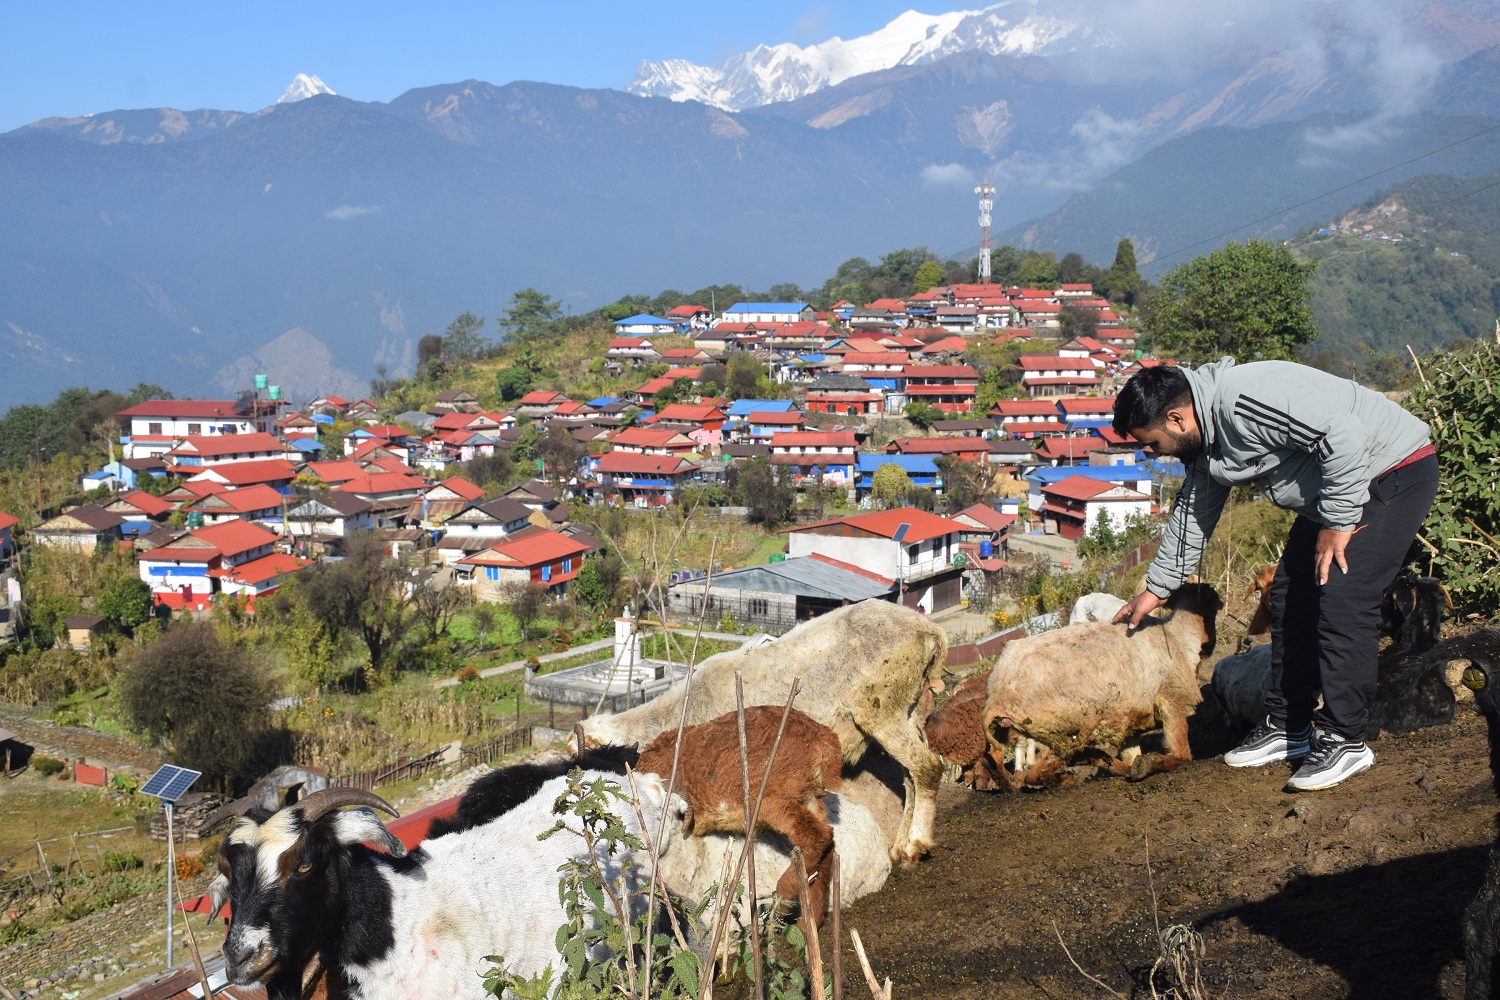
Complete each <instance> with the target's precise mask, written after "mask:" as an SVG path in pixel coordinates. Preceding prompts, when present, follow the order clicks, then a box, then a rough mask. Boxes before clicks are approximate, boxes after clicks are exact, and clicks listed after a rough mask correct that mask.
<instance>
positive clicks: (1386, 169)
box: [1151, 124, 1500, 264]
mask: <svg viewBox="0 0 1500 1000" xmlns="http://www.w3.org/2000/svg"><path fill="white" fill-rule="evenodd" d="M1497 129H1500V124H1496V125H1491V126H1489V127H1488V128H1483V129H1480V130H1479V131H1478V132H1475V133H1474V134H1473V135H1466V136H1464V137H1463V138H1462V139H1455V140H1454V141H1453V142H1450V143H1448V144H1447V145H1445V146H1439V147H1438V148H1437V149H1430V150H1428V151H1427V152H1425V153H1420V154H1418V155H1417V156H1413V157H1412V158H1411V159H1409V160H1402V161H1401V162H1400V163H1396V164H1392V165H1391V166H1389V167H1384V168H1382V169H1380V170H1377V171H1375V172H1374V173H1370V174H1366V175H1365V176H1363V177H1360V178H1357V179H1355V180H1352V181H1349V182H1348V183H1347V184H1341V185H1339V186H1338V187H1336V188H1332V189H1330V190H1328V191H1324V192H1323V193H1322V194H1318V195H1314V196H1313V197H1311V198H1308V199H1307V200H1305V201H1299V202H1298V203H1297V204H1295V205H1291V206H1289V207H1287V208H1283V209H1280V210H1278V211H1275V212H1272V213H1270V214H1269V215H1263V216H1261V217H1260V218H1259V219H1256V220H1254V221H1253V222H1246V223H1244V224H1242V225H1238V226H1235V227H1234V228H1232V229H1226V230H1224V231H1223V232H1221V233H1216V234H1215V235H1213V236H1210V237H1208V238H1207V239H1202V240H1199V241H1197V242H1196V243H1189V244H1187V245H1186V246H1182V247H1178V248H1177V249H1176V250H1173V251H1172V252H1171V253H1166V254H1162V255H1161V256H1159V257H1153V258H1152V259H1151V263H1153V264H1156V263H1159V262H1161V261H1164V260H1170V259H1171V258H1173V257H1176V256H1178V255H1179V254H1184V253H1187V252H1188V251H1189V250H1195V249H1197V248H1198V247H1201V246H1204V245H1205V244H1208V243H1217V242H1218V241H1219V240H1221V239H1223V238H1224V237H1226V236H1229V235H1231V234H1233V233H1237V232H1239V231H1240V230H1241V229H1249V228H1250V227H1251V226H1258V225H1260V224H1261V223H1262V222H1268V221H1270V220H1271V219H1275V218H1277V217H1279V216H1283V215H1286V214H1287V213H1288V212H1295V211H1296V210H1297V209H1299V208H1304V207H1306V206H1308V205H1311V204H1312V203H1313V202H1315V201H1321V200H1322V199H1324V198H1327V197H1329V196H1330V195H1335V194H1338V193H1339V192H1340V191H1344V190H1347V189H1349V188H1351V187H1354V186H1355V185H1357V184H1363V183H1364V182H1365V181H1368V180H1372V179H1373V178H1376V177H1379V176H1380V175H1381V174H1388V173H1390V172H1391V171H1392V170H1400V169H1401V168H1402V167H1406V166H1410V165H1411V164H1413V163H1416V162H1417V161H1418V160H1425V159H1426V158H1427V157H1429V156H1435V155H1437V154H1438V153H1441V152H1444V151H1446V150H1449V149H1452V148H1453V147H1454V146H1460V145H1462V144H1463V143H1466V142H1469V141H1470V140H1472V139H1478V138H1479V137H1480V136H1482V135H1488V134H1489V133H1490V132H1494V131H1496V130H1497ZM1479 190H1484V189H1483V188H1481V189H1479ZM1478 193H1479V192H1478V191H1471V192H1469V194H1478ZM1460 197H1468V195H1462V196H1460ZM1455 200H1456V199H1455ZM1442 204H1446V203H1442ZM1432 207H1434V208H1436V207H1438V206H1436V205H1434V206H1432Z"/></svg>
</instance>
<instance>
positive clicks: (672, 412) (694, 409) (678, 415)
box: [656, 403, 725, 423]
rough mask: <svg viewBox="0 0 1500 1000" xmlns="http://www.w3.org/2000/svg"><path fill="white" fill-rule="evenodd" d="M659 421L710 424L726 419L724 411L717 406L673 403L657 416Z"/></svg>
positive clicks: (663, 408)
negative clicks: (710, 422)
mask: <svg viewBox="0 0 1500 1000" xmlns="http://www.w3.org/2000/svg"><path fill="white" fill-rule="evenodd" d="M656 419H657V420H681V421H683V422H692V423H708V422H709V421H713V420H718V421H723V420H724V419H725V416H724V411H723V410H721V409H719V408H718V407H717V406H699V405H698V404H696V403H673V404H671V405H670V406H664V407H662V409H661V410H660V411H659V412H658V413H657V414H656Z"/></svg>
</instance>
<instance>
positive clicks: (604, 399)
mask: <svg viewBox="0 0 1500 1000" xmlns="http://www.w3.org/2000/svg"><path fill="white" fill-rule="evenodd" d="M619 401H620V398H619V397H618V396H596V397H595V398H593V399H591V400H589V403H588V405H590V406H593V407H599V406H608V405H609V404H610V403H618V402H619Z"/></svg>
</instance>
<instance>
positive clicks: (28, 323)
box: [0, 0, 1500, 407]
mask: <svg viewBox="0 0 1500 1000" xmlns="http://www.w3.org/2000/svg"><path fill="white" fill-rule="evenodd" d="M1083 9H1084V8H1083V5H1082V4H1081V3H1075V4H1074V5H1073V6H1072V7H1066V6H1054V7H1043V6H1042V3H1041V0H1038V2H1037V3H1030V2H1024V0H1015V2H1012V3H1009V4H1001V5H998V6H997V7H992V8H988V9H987V10H985V11H978V12H959V13H957V14H951V15H940V16H937V17H925V16H924V15H914V14H908V15H903V17H902V18H898V19H897V20H896V21H894V22H892V24H891V25H889V26H888V27H887V28H886V29H882V32H876V33H875V34H874V35H871V36H866V38H865V39H855V40H851V41H850V42H848V43H843V42H840V40H837V39H835V40H832V41H830V42H828V43H823V44H821V45H820V46H814V47H810V48H811V49H816V52H814V53H813V54H812V55H809V54H808V51H809V50H807V49H799V50H797V52H798V53H801V55H798V54H797V53H794V52H790V51H783V52H782V55H781V57H780V58H781V63H780V65H781V67H782V68H781V70H780V71H776V72H773V71H771V70H770V69H767V68H766V67H768V66H770V65H771V63H769V62H767V61H766V60H764V59H761V58H760V57H759V56H756V53H747V54H745V57H744V59H742V60H741V62H740V63H738V64H736V65H739V66H741V68H744V69H745V72H746V73H750V69H749V68H748V67H749V66H750V65H751V62H754V63H755V66H756V69H755V71H754V73H751V74H750V75H753V76H756V78H757V79H758V80H764V81H765V86H764V87H762V89H761V91H759V96H757V97H754V98H753V99H752V98H751V97H750V96H748V95H749V94H750V91H749V90H744V89H742V90H741V91H739V92H738V93H739V94H740V96H738V97H734V98H733V99H732V100H730V99H728V98H724V99H720V98H718V97H715V98H714V103H705V102H702V101H698V100H673V99H670V98H669V97H666V96H642V95H640V94H636V93H629V92H625V91H617V90H584V89H578V88H572V87H563V86H557V85H551V84H544V83H511V84H507V85H504V86H496V85H493V84H489V83H485V82H482V81H477V80H469V81H464V82H461V83H456V84H447V85H440V86H434V87H424V88H418V89H415V90H411V91H408V92H407V93H405V94H402V95H401V96H400V97H398V98H396V99H395V100H392V101H390V102H389V103H379V102H360V101H355V100H351V99H349V98H347V97H344V96H338V95H334V94H332V93H331V92H327V87H326V85H323V84H322V83H321V81H318V80H316V78H314V77H311V76H309V77H307V78H306V79H300V78H299V80H298V81H295V82H294V84H293V87H291V88H288V94H287V95H285V96H286V100H285V102H284V103H278V104H275V105H272V106H269V107H267V108H263V109H261V110H258V111H253V112H241V111H231V110H215V109H198V110H178V109H169V108H163V109H149V110H140V109H137V110H122V111H117V112H110V113H107V114H100V115H93V116H90V117H88V118H75V119H60V118H52V119H44V120H42V121H39V122H36V123H33V124H32V125H29V126H26V127H24V128H21V129H17V130H15V131H13V132H10V133H7V134H4V135H0V185H4V188H5V190H7V192H8V193H9V194H10V196H9V197H7V198H6V199H3V200H0V229H3V231H5V232H6V233H7V235H8V236H9V237H10V238H9V239H7V240H6V241H4V242H3V243H0V364H4V365H7V366H11V367H12V370H19V371H25V372H26V373H27V377H26V378H25V379H21V380H15V379H13V380H7V381H6V382H5V383H3V384H0V407H3V406H9V405H12V404H14V403H17V402H22V401H37V400H43V399H47V398H50V397H51V395H53V394H55V393H56V391H57V390H58V389H60V388H62V387H65V386H68V385H80V384H89V385H93V386H95V387H102V386H115V387H126V386H129V385H130V384H132V383H134V382H135V381H141V380H145V381H153V382H158V383H160V384H162V385H164V386H166V387H167V388H170V389H172V390H173V391H176V392H180V393H194V394H205V393H213V394H219V393H223V392H225V391H231V390H233V389H237V388H240V387H243V386H244V385H245V382H246V378H247V374H248V373H253V372H256V371H265V372H267V373H268V374H269V375H270V376H271V381H272V382H273V383H278V384H281V385H282V386H283V388H284V390H285V391H286V392H287V394H288V396H289V397H291V398H293V399H306V398H308V397H310V396H311V395H313V394H316V393H320V392H338V393H340V394H343V395H349V394H351V393H353V394H356V395H357V394H361V393H362V392H363V391H364V385H365V382H366V380H367V379H368V378H369V376H370V375H371V374H372V372H373V371H374V369H375V367H376V366H377V365H384V366H385V368H386V369H387V370H388V371H389V372H391V373H392V374H402V373H404V372H406V371H409V370H410V368H411V366H412V365H413V363H414V360H415V344H416V341H417V340H418V339H419V338H420V337H421V336H422V335H423V334H424V333H428V332H436V331H441V330H442V329H443V327H444V326H446V324H447V323H448V321H449V320H451V319H452V318H453V317H454V316H455V315H457V314H458V313H460V312H463V311H465V310H469V311H473V312H476V313H480V314H482V315H485V316H489V317H495V316H497V315H498V314H499V312H500V311H501V310H503V309H504V308H505V307H506V306H507V304H508V302H509V299H510V295H511V293H512V292H514V291H515V290H517V289H520V288H524V287H528V286H530V287H536V288H539V289H541V290H543V291H544V292H546V293H547V294H549V295H551V296H554V297H557V298H560V299H562V301H563V302H564V303H565V304H566V306H567V307H568V308H570V309H574V310H581V309H588V308H593V307H595V306H597V305H599V304H602V303H604V302H608V301H611V300H612V299H614V298H617V297H619V296H620V295H622V294H626V293H638V292H647V293H654V292H656V291H660V290H662V289H663V288H667V287H678V288H694V287H699V286H702V285H707V284H710V283H719V282H733V283H737V284H740V285H742V286H745V287H752V288H753V287H760V288H765V287H768V286H769V285H771V284H772V283H775V282H781V281H795V282H798V283H800V284H805V285H806V284H815V283H817V282H820V281H821V280H822V279H823V278H824V277H826V276H827V275H828V274H829V273H831V272H832V270H833V269H834V267H835V266H836V265H837V264H838V263H839V262H840V261H843V260H845V259H847V258H849V257H852V256H856V255H863V256H867V257H872V258H873V257H877V256H879V255H881V254H883V253H885V252H887V251H889V250H892V249H895V248H898V247H905V246H917V245H926V246H929V247H931V248H933V249H934V250H936V251H938V252H940V253H943V254H950V255H957V256H963V255H966V254H968V253H969V252H970V250H971V248H972V247H974V246H975V245H977V225H976V223H975V213H976V206H975V204H974V201H975V199H974V197H973V194H972V188H973V186H974V184H976V183H977V182H978V181H979V180H980V179H983V178H989V179H990V180H991V181H993V182H994V183H995V184H996V186H997V188H998V189H999V194H998V196H997V198H996V205H995V224H996V231H997V234H1001V235H1000V236H998V238H997V242H1003V241H1010V242H1014V243H1017V244H1018V245H1026V246H1031V247H1036V248H1043V249H1054V250H1057V251H1058V252H1064V251H1068V250H1078V251H1080V252H1083V253H1084V254H1085V256H1086V257H1088V258H1089V259H1091V260H1094V261H1096V262H1100V263H1105V264H1107V263H1108V261H1109V259H1110V257H1111V255H1112V254H1113V251H1114V247H1115V243H1116V242H1117V241H1118V239H1119V238H1120V237H1121V236H1130V237H1131V238H1132V239H1134V240H1136V242H1137V247H1138V255H1139V257H1140V259H1141V260H1142V261H1143V266H1144V267H1145V268H1146V269H1150V268H1152V267H1165V266H1171V265H1172V264H1173V263H1180V262H1181V260H1182V259H1185V258H1184V257H1182V256H1181V255H1178V256H1175V257H1171V258H1168V257H1167V256H1166V255H1168V254H1171V253H1172V251H1174V250H1177V249H1179V248H1183V247H1191V248H1195V249H1192V250H1191V252H1200V253H1201V252H1204V250H1206V249H1208V248H1211V247H1212V246H1213V245H1217V243H1222V242H1223V241H1224V240H1225V239H1228V238H1244V237H1245V236H1247V235H1262V234H1277V235H1280V234H1288V233H1290V232H1291V231H1294V230H1295V229H1296V228H1298V227H1300V226H1302V225H1306V224H1309V223H1312V222H1318V221H1320V220H1322V219H1326V218H1331V217H1333V215H1335V214H1337V213H1338V212H1339V211H1341V210H1342V209H1345V208H1347V207H1348V206H1349V205H1351V204H1354V203H1357V202H1358V201H1359V200H1360V199H1361V198H1363V197H1364V196H1366V195H1368V194H1369V193H1371V192H1372V191H1375V190H1377V189H1379V188H1380V187H1382V186H1384V185H1389V184H1391V183H1393V182H1395V181H1398V180H1400V179H1401V178H1403V177H1409V176H1413V175H1415V174H1418V173H1449V174H1454V175H1458V176H1470V175H1476V174H1479V173H1483V172H1487V171H1488V170H1491V169H1493V164H1494V162H1496V159H1495V153H1496V148H1495V139H1496V137H1497V136H1500V132H1495V133H1492V132H1489V131H1486V130H1487V129H1489V128H1490V127H1491V126H1495V127H1496V128H1500V86H1497V84H1496V82H1495V81H1496V80H1497V79H1500V74H1496V73H1495V72H1494V70H1495V68H1496V64H1497V62H1500V54H1497V53H1500V49H1496V48H1494V46H1495V45H1497V44H1500V11H1496V10H1494V9H1492V8H1491V7H1490V6H1489V5H1486V4H1484V3H1480V2H1478V0H1451V2H1446V3H1422V4H1419V5H1418V6H1416V7H1414V8H1413V10H1412V16H1413V17H1414V18H1416V21H1415V22H1414V23H1415V27H1411V31H1410V34H1411V37H1413V38H1417V37H1420V39H1421V42H1420V46H1419V47H1420V49H1421V52H1422V53H1425V54H1426V55H1427V56H1430V57H1431V60H1436V61H1435V62H1432V61H1431V60H1429V62H1422V60H1419V59H1415V58H1407V59H1406V60H1405V62H1404V63H1403V62H1402V61H1400V60H1393V62H1394V63H1399V64H1401V65H1407V66H1408V67H1410V66H1416V67H1418V69H1420V73H1419V74H1418V75H1421V77H1422V81H1423V82H1422V85H1421V86H1420V87H1415V85H1412V86H1409V87H1408V88H1407V90H1406V92H1405V93H1404V96H1403V95H1402V93H1400V91H1401V88H1396V87H1394V86H1393V81H1392V80H1390V79H1387V78H1385V77H1383V76H1382V75H1381V74H1380V73H1378V72H1375V67H1372V64H1371V63H1370V62H1369V61H1368V60H1366V61H1360V60H1359V59H1357V58H1355V57H1354V56H1353V55H1351V54H1350V53H1353V52H1356V51H1358V50H1359V45H1358V44H1356V43H1358V42H1360V41H1361V39H1365V40H1368V39H1367V38H1366V36H1364V35H1361V34H1360V32H1361V31H1364V30H1366V29H1364V28H1360V27H1359V26H1358V25H1354V26H1349V25H1341V23H1340V22H1339V19H1338V18H1337V17H1333V16H1332V15H1331V14H1326V12H1328V11H1331V10H1333V9H1334V8H1332V7H1328V6H1326V5H1325V6H1322V7H1320V8H1319V9H1320V10H1323V11H1325V15H1326V16H1325V17H1324V20H1323V22H1321V23H1319V24H1318V25H1317V26H1316V29H1317V31H1316V32H1315V33H1314V34H1316V37H1317V39H1319V45H1321V46H1323V47H1322V48H1321V49H1320V50H1319V51H1323V52H1326V53H1327V57H1326V58H1324V59H1322V60H1319V61H1316V65H1312V64H1310V63H1306V62H1305V61H1304V62H1303V63H1299V62H1298V61H1297V60H1295V59H1291V58H1290V57H1289V56H1287V55H1286V53H1285V52H1284V51H1281V50H1276V49H1274V48H1272V49H1268V48H1266V47H1265V46H1263V45H1259V46H1249V47H1246V48H1244V50H1243V51H1240V50H1236V49H1234V48H1233V47H1232V46H1227V45H1224V44H1221V43H1219V42H1215V44H1212V45H1208V44H1206V45H1205V46H1203V48H1204V50H1205V51H1206V52H1208V55H1206V56H1204V57H1203V58H1201V59H1200V63H1201V64H1200V65H1195V66H1193V67H1181V68H1179V70H1178V71H1175V72H1173V73H1165V74H1164V73H1148V72H1144V71H1140V67H1139V66H1137V71H1136V72H1134V73H1123V72H1110V73H1101V72H1088V71H1083V70H1080V69H1079V66H1080V64H1083V65H1092V64H1095V63H1097V62H1099V61H1100V60H1109V59H1112V58H1114V59H1117V58H1118V57H1120V55H1121V53H1122V52H1124V53H1128V52H1129V51H1130V50H1129V49H1128V48H1122V47H1123V46H1128V45H1129V44H1132V42H1133V39H1135V38H1137V37H1138V35H1136V36H1133V35H1131V34H1130V33H1129V30H1128V26H1122V25H1120V24H1118V23H1113V24H1111V23H1104V22H1100V23H1089V22H1088V21H1087V20H1086V19H1083V18H1082V17H1081V15H1079V13H1078V12H1079V11H1081V10H1083ZM1068 18H1072V20H1069V19H1068ZM1049 25H1050V27H1048V26H1049ZM1408 27H1410V26H1408ZM1044 29H1045V30H1044ZM1341 32H1342V34H1341ZM1405 37H1406V36H1403V38H1405ZM1339 39H1343V41H1344V42H1345V43H1346V44H1344V45H1342V46H1340V45H1337V44H1333V42H1334V41H1337V40H1339ZM1210 41H1212V40H1210ZM834 42H839V44H838V45H835V44H834ZM1411 44H1412V45H1416V44H1417V43H1415V42H1413V43H1411ZM759 51H760V50H757V52H759ZM1413 51H1414V50H1413ZM1278 53H1279V54H1278ZM1407 55H1408V56H1410V55H1411V52H1410V51H1408V52H1407ZM752 56H754V57H755V59H752V58H751V57H752ZM1137 56H1139V53H1137ZM813 57H816V60H820V62H818V65H819V66H820V67H821V68H820V69H818V73H817V74H811V71H809V70H807V69H806V66H807V60H808V59H811V58H813ZM730 62H733V60H730ZM726 65H728V63H726ZM1110 65H1114V63H1110ZM799 67H801V68H799ZM643 72H644V69H643ZM674 72H676V75H675V76H673V75H672V74H670V73H667V71H666V70H661V72H658V73H656V76H655V78H656V79H657V80H658V81H665V80H668V78H669V77H670V78H671V79H675V80H678V81H679V84H680V82H681V81H682V80H684V79H687V77H689V76H691V73H689V72H688V71H687V70H682V69H681V68H679V70H677V71H674ZM1415 72H1417V71H1416V70H1410V69H1409V73H1415ZM684 74H686V75H684ZM809 74H811V75H809ZM819 74H821V75H819ZM1423 74H1425V75H1423ZM721 77H722V79H728V76H722V74H721ZM641 79H642V78H641V77H640V76H638V78H637V84H636V86H637V87H638V88H639V87H642V86H644V84H642V83H641ZM705 79H707V78H706V77H705ZM722 79H721V83H715V84H713V86H716V87H718V86H722V85H723V84H722ZM1403 79H1404V80H1406V82H1407V83H1410V80H1409V79H1407V78H1403ZM799 81H800V82H799ZM661 85H662V86H666V84H665V83H663V84H661ZM673 86H675V87H677V89H676V90H674V91H672V94H673V96H683V94H684V93H685V91H683V90H682V86H685V84H684V85H681V86H679V85H678V84H674V85H673ZM704 86H708V84H707V83H705V84H704ZM663 93H666V91H663ZM1414 94H1419V95H1420V97H1421V100H1420V102H1417V103H1413V102H1414V100H1415V98H1414V97H1413V96H1412V95H1414ZM307 95H311V96H307ZM778 95H779V96H780V97H783V98H790V99H776V98H777V96H778ZM703 96H713V95H709V94H707V92H705V93H704V95H703ZM294 98H300V99H294ZM1398 98H1399V99H1398ZM715 103H717V104H727V105H730V106H735V105H743V109H742V110H726V109H725V108H722V107H717V106H714V104H715ZM1442 146H1448V147H1450V148H1448V149H1444V150H1442V151H1441V152H1438V153H1435V154H1434V155H1431V156H1423V157H1419V154H1422V153H1426V152H1428V151H1430V150H1437V149H1438V148H1439V147H1442ZM1406 161H1411V162H1406ZM1392 164H1402V165H1401V166H1400V167H1398V168H1396V169H1395V170H1387V169H1386V168H1388V167H1390V166H1391V165H1392ZM1351 180H1352V181H1353V182H1352V183H1351ZM1320 195H1326V196H1327V197H1319V196H1320ZM1303 203H1306V204H1303ZM1253 220H1258V221H1254V224H1253V225H1251V226H1248V227H1246V226H1245V225H1244V224H1245V223H1247V222H1252V221H1253ZM1235 227H1242V228H1235ZM1216 241H1217V243H1216ZM1157 262H1159V263H1157Z"/></svg>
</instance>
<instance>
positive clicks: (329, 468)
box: [307, 458, 365, 485]
mask: <svg viewBox="0 0 1500 1000" xmlns="http://www.w3.org/2000/svg"><path fill="white" fill-rule="evenodd" d="M307 471H308V472H311V473H312V474H313V475H315V476H317V477H318V478H319V479H321V480H323V482H325V483H328V484H329V485H337V484H338V483H347V482H348V481H349V480H351V479H356V478H358V477H360V476H362V475H364V474H365V470H364V467H363V466H361V465H360V464H359V463H358V462H354V461H351V460H350V459H347V458H344V459H337V460H333V461H328V462H308V463H307Z"/></svg>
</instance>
